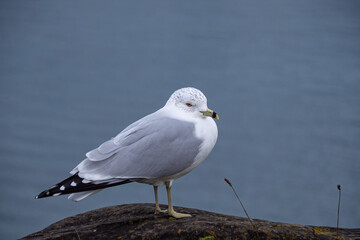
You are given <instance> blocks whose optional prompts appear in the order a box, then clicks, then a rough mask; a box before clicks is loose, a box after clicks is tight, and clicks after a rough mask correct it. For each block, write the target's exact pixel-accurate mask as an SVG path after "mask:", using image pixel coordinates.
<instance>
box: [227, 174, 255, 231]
mask: <svg viewBox="0 0 360 240" xmlns="http://www.w3.org/2000/svg"><path fill="white" fill-rule="evenodd" d="M224 180H225V182H227V184H229V186H230V187H231V188H232V190H233V191H234V193H235V196H236V197H237V199H238V200H239V203H240V204H241V207H242V208H243V209H244V212H245V214H246V216H247V217H248V219H249V221H250V223H251V225H252V226H253V228H254V229H256V225H255V224H254V223H253V221H252V219H251V218H250V217H249V215H248V214H247V212H246V210H245V207H244V205H243V204H242V202H241V200H240V197H239V196H238V195H237V193H236V191H235V189H234V187H233V185H232V184H231V182H230V181H229V179H227V178H224Z"/></svg>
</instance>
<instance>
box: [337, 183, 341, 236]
mask: <svg viewBox="0 0 360 240" xmlns="http://www.w3.org/2000/svg"><path fill="white" fill-rule="evenodd" d="M337 189H338V190H339V202H338V212H337V221H336V236H337V237H339V218H340V201H341V186H340V184H338V185H337Z"/></svg>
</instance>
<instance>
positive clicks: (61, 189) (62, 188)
mask: <svg viewBox="0 0 360 240" xmlns="http://www.w3.org/2000/svg"><path fill="white" fill-rule="evenodd" d="M64 190H65V186H64V185H62V186H61V187H60V191H64ZM54 196H55V195H54Z"/></svg>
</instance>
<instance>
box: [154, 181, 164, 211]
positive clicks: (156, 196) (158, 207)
mask: <svg viewBox="0 0 360 240" xmlns="http://www.w3.org/2000/svg"><path fill="white" fill-rule="evenodd" d="M157 190H158V186H154V193H155V214H156V213H165V212H167V210H161V208H160V206H159V198H158V191H157Z"/></svg>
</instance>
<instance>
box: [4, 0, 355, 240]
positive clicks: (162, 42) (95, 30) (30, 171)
mask: <svg viewBox="0 0 360 240" xmlns="http://www.w3.org/2000/svg"><path fill="white" fill-rule="evenodd" d="M359 13H360V2H359V1H285V0H284V1H187V2H184V1H136V2H134V1H89V0H86V1H85V0H82V1H35V0H34V1H11V0H2V1H1V2H0V110H1V116H0V131H1V136H2V138H1V144H0V161H1V168H0V180H1V181H0V190H1V194H0V200H1V204H0V214H1V215H0V238H1V239H13V238H19V237H23V236H25V235H27V234H30V233H32V232H34V231H38V230H41V229H43V228H44V227H46V226H48V225H50V224H51V223H54V222H56V221H59V220H61V219H63V218H65V217H69V216H72V215H74V214H78V213H82V212H85V211H89V210H92V209H97V208H101V207H105V206H110V205H116V204H127V203H137V202H139V203H147V202H150V203H153V202H154V196H153V189H152V187H151V186H148V185H142V184H137V183H133V184H128V185H125V186H122V187H116V188H111V189H107V190H104V191H102V192H101V193H99V194H96V195H94V196H91V197H89V198H87V199H85V200H83V201H81V202H78V203H74V202H72V201H69V200H67V198H66V197H65V196H60V197H53V198H46V199H39V200H35V199H34V196H35V195H37V194H38V193H40V192H41V191H42V190H44V189H46V188H47V187H50V186H51V185H53V184H55V183H57V182H58V181H60V180H62V179H64V178H66V177H68V176H69V174H68V172H69V171H70V170H72V168H73V167H74V166H75V165H77V164H78V163H79V162H80V161H81V160H83V159H84V156H85V155H84V154H85V153H86V152H87V151H89V150H91V149H93V148H95V147H97V146H98V145H99V144H101V143H102V142H104V141H105V140H108V139H109V138H111V137H114V136H115V135H116V134H117V133H119V132H120V131H121V130H122V129H124V128H125V127H126V126H127V125H129V124H130V123H132V122H134V121H135V120H137V119H139V118H141V117H143V116H145V115H147V114H149V113H151V112H153V111H155V110H157V109H159V108H161V107H162V106H163V105H164V104H165V102H166V101H167V99H168V98H169V96H170V95H171V94H172V92H173V91H175V90H176V89H178V88H181V87H187V86H192V87H196V88H199V89H200V90H202V91H203V92H204V93H205V95H206V96H207V98H208V105H209V107H210V108H212V109H214V110H216V112H218V113H219V115H220V120H219V121H217V124H218V128H219V138H218V142H217V145H216V146H215V148H214V150H213V152H212V153H211V155H210V156H209V157H208V159H207V160H206V161H205V162H203V163H202V164H201V165H200V166H199V167H198V168H197V169H195V170H194V171H193V172H191V173H189V174H188V175H186V176H184V177H183V178H181V179H178V180H177V181H175V182H174V185H173V201H174V204H175V206H176V205H177V206H183V207H190V208H198V209H204V210H208V211H213V212H218V213H224V214H230V215H236V216H243V217H244V216H245V215H244V213H243V211H242V209H241V207H240V204H239V203H238V202H237V200H236V198H235V196H234V194H233V192H232V190H231V189H230V188H229V186H228V185H227V184H226V183H225V182H224V180H223V179H224V177H227V178H229V179H230V180H231V182H232V183H233V185H234V187H235V189H236V190H237V192H238V194H239V195H240V198H241V199H242V201H243V203H244V205H245V207H246V208H247V212H248V213H249V215H250V216H251V217H252V218H260V219H266V220H271V221H279V222H287V223H296V224H309V225H326V226H336V216H337V203H338V190H337V188H336V185H337V184H341V186H342V202H341V214H340V226H341V227H346V228H355V227H360V107H359V104H360V94H359V91H360V14H359ZM160 200H161V203H164V204H167V200H166V193H165V190H164V189H163V188H162V189H161V191H160Z"/></svg>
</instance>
